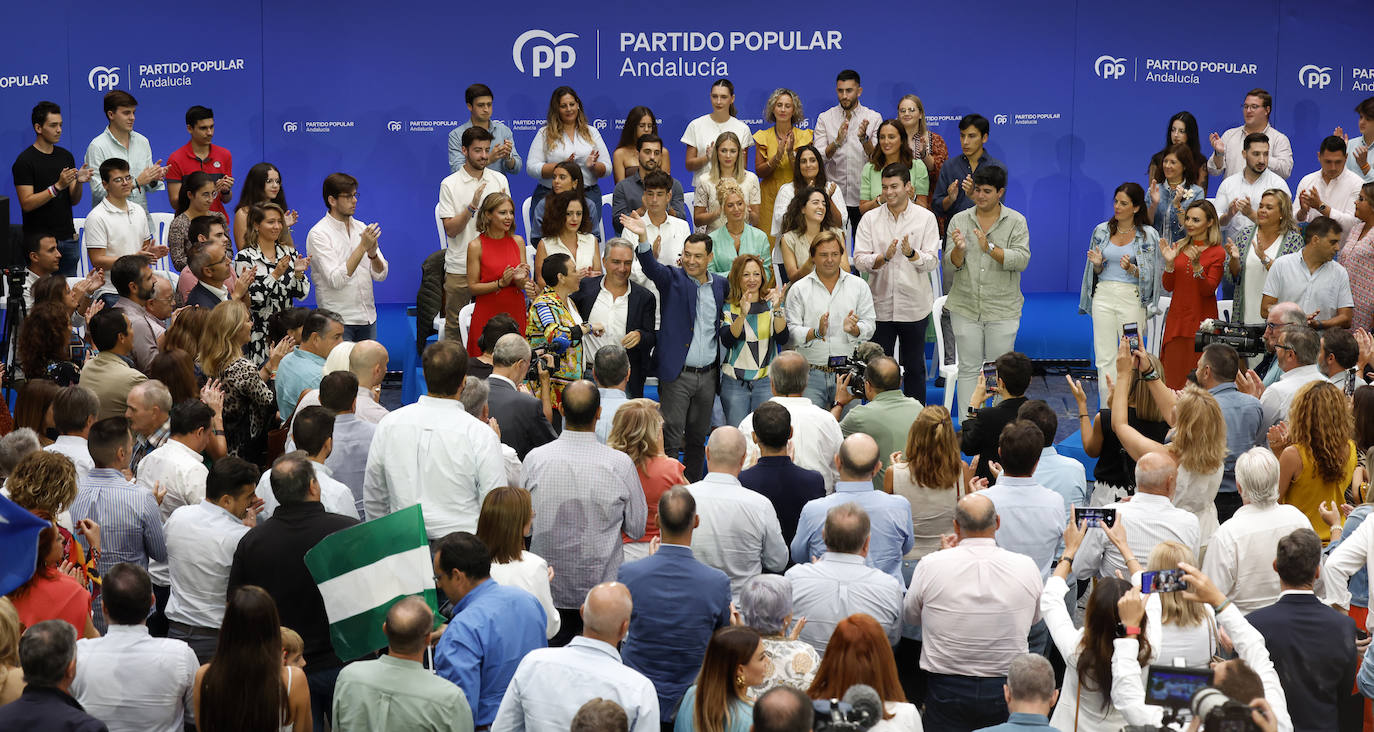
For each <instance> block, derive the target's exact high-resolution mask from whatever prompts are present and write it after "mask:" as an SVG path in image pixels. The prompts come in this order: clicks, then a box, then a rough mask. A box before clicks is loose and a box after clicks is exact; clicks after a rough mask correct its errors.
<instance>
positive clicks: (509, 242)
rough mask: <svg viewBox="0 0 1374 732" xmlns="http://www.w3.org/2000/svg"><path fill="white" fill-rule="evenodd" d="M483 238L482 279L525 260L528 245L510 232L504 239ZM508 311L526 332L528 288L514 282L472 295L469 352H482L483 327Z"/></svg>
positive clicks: (473, 355)
mask: <svg viewBox="0 0 1374 732" xmlns="http://www.w3.org/2000/svg"><path fill="white" fill-rule="evenodd" d="M478 240H479V241H481V242H482V262H481V264H482V267H481V271H480V272H479V273H478V279H479V280H480V281H482V282H491V281H492V280H499V279H501V275H502V274H503V273H504V272H505V271H506V267H519V266H520V265H521V264H524V263H525V248H524V247H522V246H520V243H519V242H517V241H516V240H515V237H514V236H511V235H509V234H507V235H506V236H505V238H503V239H491V238H488V237H487V235H486V234H482V235H480V236H479V237H478ZM497 313H505V314H507V315H509V316H511V317H512V318H515V325H516V327H517V328H518V329H519V330H517V331H516V332H517V333H522V334H523V333H524V332H525V292H524V291H523V290H521V289H520V288H519V287H515V286H514V285H512V286H510V287H503V288H501V289H499V290H497V291H496V292H493V293H489V294H486V295H478V296H476V297H474V298H472V324H471V325H470V326H468V356H469V357H471V358H476V357H478V356H480V355H482V349H480V348H478V347H477V339H479V338H481V337H482V328H483V327H484V326H486V324H487V321H488V320H490V319H491V316H493V315H496V314H497Z"/></svg>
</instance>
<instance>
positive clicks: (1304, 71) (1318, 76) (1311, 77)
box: [1298, 64, 1331, 89]
mask: <svg viewBox="0 0 1374 732" xmlns="http://www.w3.org/2000/svg"><path fill="white" fill-rule="evenodd" d="M1298 83H1299V84H1302V85H1303V86H1305V87H1307V88H1308V89H1325V88H1326V87H1327V85H1328V84H1330V83H1331V67H1330V66H1318V65H1316V64H1308V65H1306V66H1304V67H1302V68H1300V69H1298Z"/></svg>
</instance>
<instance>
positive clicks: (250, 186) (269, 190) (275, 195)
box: [234, 163, 298, 246]
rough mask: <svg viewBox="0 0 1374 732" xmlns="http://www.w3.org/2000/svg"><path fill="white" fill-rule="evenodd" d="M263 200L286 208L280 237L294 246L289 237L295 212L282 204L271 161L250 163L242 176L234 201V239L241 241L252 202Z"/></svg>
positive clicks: (277, 174) (282, 195)
mask: <svg viewBox="0 0 1374 732" xmlns="http://www.w3.org/2000/svg"><path fill="white" fill-rule="evenodd" d="M264 203H275V204H277V205H278V206H281V210H282V211H285V212H286V216H285V219H284V223H285V224H286V226H285V227H283V228H282V233H281V240H280V241H281V243H282V244H284V245H286V246H294V244H293V242H292V241H291V227H293V226H295V225H296V219H297V218H298V216H297V215H296V212H295V211H294V210H292V208H291V207H290V206H288V205H286V189H285V188H283V187H282V183H281V171H280V170H277V166H275V165H273V164H271V163H258V164H257V165H254V166H253V167H251V168H249V169H248V175H247V176H245V177H244V179H243V188H241V189H239V200H238V203H236V204H234V241H243V237H244V236H245V235H246V234H247V233H248V212H249V211H252V210H253V207H254V206H260V205H262V204H264Z"/></svg>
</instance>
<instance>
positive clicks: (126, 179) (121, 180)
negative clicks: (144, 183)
mask: <svg viewBox="0 0 1374 732" xmlns="http://www.w3.org/2000/svg"><path fill="white" fill-rule="evenodd" d="M110 182H111V183H132V182H134V177H133V176H132V175H121V176H119V177H118V178H111V179H110Z"/></svg>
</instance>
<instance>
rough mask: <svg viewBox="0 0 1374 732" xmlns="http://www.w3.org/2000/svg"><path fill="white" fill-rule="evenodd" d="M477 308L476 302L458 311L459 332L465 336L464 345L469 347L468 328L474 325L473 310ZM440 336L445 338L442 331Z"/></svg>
mask: <svg viewBox="0 0 1374 732" xmlns="http://www.w3.org/2000/svg"><path fill="white" fill-rule="evenodd" d="M476 308H477V305H476V303H468V304H467V305H464V306H463V309H462V310H459V311H458V332H459V334H461V335H462V336H463V341H462V343H463V346H464V347H467V344H468V329H469V328H471V327H472V311H473V310H475V309H476ZM439 337H440V338H443V337H444V336H443V334H442V333H440V334H439Z"/></svg>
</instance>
